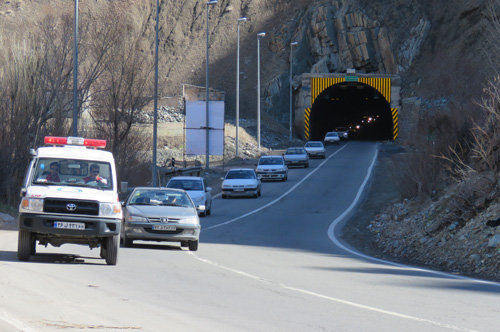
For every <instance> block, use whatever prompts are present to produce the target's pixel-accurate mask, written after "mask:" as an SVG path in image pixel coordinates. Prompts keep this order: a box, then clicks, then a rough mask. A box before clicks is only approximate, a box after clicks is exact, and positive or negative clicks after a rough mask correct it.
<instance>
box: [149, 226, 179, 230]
mask: <svg viewBox="0 0 500 332" xmlns="http://www.w3.org/2000/svg"><path fill="white" fill-rule="evenodd" d="M153 230H155V231H175V230H176V227H175V226H174V225H153Z"/></svg>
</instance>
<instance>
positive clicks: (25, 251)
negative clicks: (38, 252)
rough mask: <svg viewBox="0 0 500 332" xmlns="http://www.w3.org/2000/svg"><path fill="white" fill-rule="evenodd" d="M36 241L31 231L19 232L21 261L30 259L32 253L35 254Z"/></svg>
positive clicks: (18, 256)
mask: <svg viewBox="0 0 500 332" xmlns="http://www.w3.org/2000/svg"><path fill="white" fill-rule="evenodd" d="M34 242H35V240H34V238H33V235H32V234H31V232H30V231H26V230H22V229H21V230H19V235H18V239H17V258H18V259H19V260H20V261H27V260H29V259H30V256H31V253H32V252H34V246H35V243H34Z"/></svg>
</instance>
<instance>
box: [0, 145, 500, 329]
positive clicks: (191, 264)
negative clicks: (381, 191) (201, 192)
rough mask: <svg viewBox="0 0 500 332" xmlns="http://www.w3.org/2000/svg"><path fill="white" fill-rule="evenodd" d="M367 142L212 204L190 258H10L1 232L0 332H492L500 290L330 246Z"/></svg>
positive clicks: (147, 245)
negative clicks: (258, 191) (258, 192)
mask: <svg viewBox="0 0 500 332" xmlns="http://www.w3.org/2000/svg"><path fill="white" fill-rule="evenodd" d="M376 154H377V152H376V144H374V143H369V142H349V143H347V144H343V145H340V146H331V147H328V156H327V159H325V160H321V159H320V160H313V161H312V162H311V167H310V168H307V169H291V170H290V171H289V180H288V181H287V182H285V183H281V182H279V183H274V182H272V183H268V182H266V183H264V184H263V190H262V197H260V198H258V199H253V198H248V199H246V198H238V199H221V198H220V197H218V198H216V199H215V200H214V204H213V212H212V215H211V216H209V217H206V218H202V225H203V229H202V233H201V239H200V247H199V250H198V251H197V252H195V253H193V252H189V251H187V250H184V249H183V250H181V249H180V248H179V247H178V246H177V245H176V244H175V245H174V244H157V243H155V242H137V244H135V243H134V244H135V245H134V247H133V248H120V252H119V261H118V265H117V266H108V265H105V262H104V260H102V259H100V258H99V250H90V249H88V248H87V247H85V246H77V245H64V246H62V247H60V248H54V247H50V246H49V247H47V248H44V247H40V246H38V248H37V255H36V256H35V257H33V258H32V259H31V260H30V261H29V262H18V261H17V258H16V248H17V232H15V231H0V331H20V330H22V331H54V330H64V331H71V330H75V331H77V330H84V329H92V330H96V331H100V330H102V331H120V330H125V331H129V330H132V331H133V330H138V331H185V330H190V331H401V330H405V331H445V330H459V331H473V330H478V331H495V330H498V329H499V326H500V284H497V283H491V282H482V281H477V280H473V279H468V278H463V277H459V276H451V275H447V274H444V273H437V272H432V271H427V270H422V269H416V268H411V267H405V266H400V265H396V264H389V263H388V262H383V261H380V260H375V259H370V258H369V257H366V256H364V255H362V254H359V253H357V252H356V251H355V250H353V249H351V248H349V247H348V246H346V245H345V244H343V243H341V242H340V241H339V240H338V237H337V235H338V232H339V231H340V229H341V225H342V222H344V221H345V220H346V219H348V217H349V216H350V215H351V213H352V212H353V211H354V209H355V208H356V203H357V202H359V200H360V199H361V198H362V188H363V187H364V186H365V185H367V183H369V177H368V175H369V171H370V167H372V166H373V164H374V162H375V158H376Z"/></svg>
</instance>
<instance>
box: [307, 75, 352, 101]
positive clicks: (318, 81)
mask: <svg viewBox="0 0 500 332" xmlns="http://www.w3.org/2000/svg"><path fill="white" fill-rule="evenodd" d="M342 82H345V77H343V76H342V77H326V78H325V77H313V78H311V105H312V104H314V101H315V100H316V98H317V97H318V96H319V94H320V93H321V92H323V91H325V90H326V89H327V88H329V87H331V86H332V85H335V84H337V83H342Z"/></svg>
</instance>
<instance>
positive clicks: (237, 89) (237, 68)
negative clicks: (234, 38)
mask: <svg viewBox="0 0 500 332" xmlns="http://www.w3.org/2000/svg"><path fill="white" fill-rule="evenodd" d="M246 20H247V18H246V17H240V18H239V19H238V21H237V27H238V28H237V30H238V42H237V45H238V46H237V48H236V49H237V51H236V137H235V139H236V142H235V143H236V153H235V156H236V158H238V130H239V127H240V22H246Z"/></svg>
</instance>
